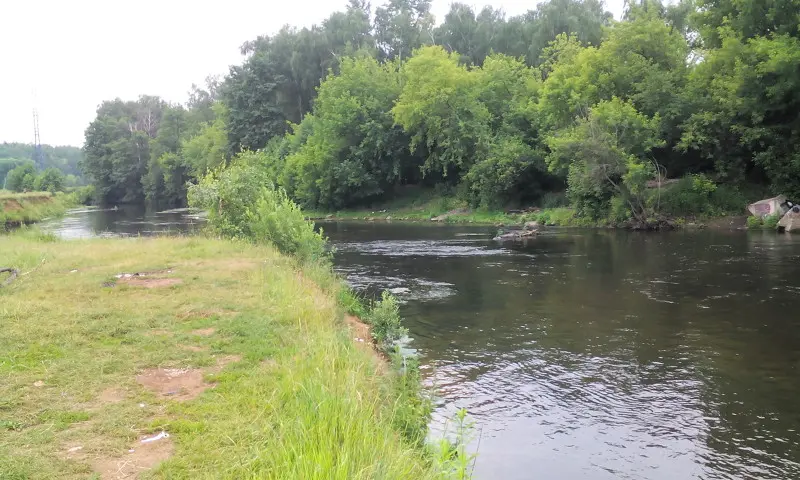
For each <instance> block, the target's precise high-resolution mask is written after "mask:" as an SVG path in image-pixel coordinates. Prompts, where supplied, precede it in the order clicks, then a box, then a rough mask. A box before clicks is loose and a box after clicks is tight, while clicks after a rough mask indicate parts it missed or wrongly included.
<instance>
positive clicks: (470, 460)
mask: <svg viewBox="0 0 800 480" xmlns="http://www.w3.org/2000/svg"><path fill="white" fill-rule="evenodd" d="M452 422H453V423H454V424H455V431H454V432H453V439H452V440H451V439H449V438H448V436H447V434H448V432H447V428H445V434H444V435H443V437H442V438H441V439H440V440H439V442H438V443H437V444H436V449H435V451H436V461H435V464H436V466H437V469H438V470H439V472H440V474H441V475H442V476H444V477H445V478H451V479H460V480H461V479H469V478H472V472H473V469H474V467H475V458H476V455H475V454H474V453H469V452H468V451H467V447H468V445H469V444H470V442H472V440H474V438H473V436H474V432H475V425H474V423H473V422H472V421H471V420H469V419H468V418H467V411H466V410H465V409H463V408H462V409H460V410H459V411H458V412H456V414H455V416H454V418H453V421H452Z"/></svg>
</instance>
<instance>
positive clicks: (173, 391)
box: [136, 368, 212, 402]
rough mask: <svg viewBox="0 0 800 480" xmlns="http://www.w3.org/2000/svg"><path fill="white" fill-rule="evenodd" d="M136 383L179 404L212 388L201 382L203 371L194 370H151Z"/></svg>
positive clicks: (146, 371)
mask: <svg viewBox="0 0 800 480" xmlns="http://www.w3.org/2000/svg"><path fill="white" fill-rule="evenodd" d="M136 381H137V382H139V383H140V384H141V385H142V386H143V387H145V388H147V389H148V390H150V391H152V392H155V393H157V394H158V395H160V396H162V397H167V398H172V399H175V400H177V401H179V402H182V401H185V400H191V399H193V398H196V397H197V396H198V395H200V394H201V393H203V392H204V391H205V390H207V389H208V388H211V386H212V384H210V383H206V382H204V381H203V371H202V370H199V369H194V368H152V369H150V370H145V371H144V372H142V374H141V375H138V376H137V377H136Z"/></svg>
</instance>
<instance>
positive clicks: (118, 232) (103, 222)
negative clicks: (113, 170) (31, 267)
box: [39, 206, 203, 239]
mask: <svg viewBox="0 0 800 480" xmlns="http://www.w3.org/2000/svg"><path fill="white" fill-rule="evenodd" d="M39 225H40V227H41V228H42V229H43V230H47V231H50V232H53V233H55V234H56V235H58V236H60V237H62V238H66V239H76V238H91V237H98V236H99V237H128V236H140V235H141V236H153V235H181V234H187V233H192V232H194V231H196V230H198V229H199V228H200V227H201V226H202V225H203V218H202V217H201V216H199V215H196V214H193V213H191V212H189V211H188V210H186V209H180V210H170V211H164V212H152V211H147V210H145V209H144V208H141V207H132V206H129V207H124V208H119V209H98V208H87V209H79V210H72V211H70V212H69V213H68V214H67V215H66V216H65V217H63V218H58V219H53V220H49V221H45V222H42V223H41V224H39Z"/></svg>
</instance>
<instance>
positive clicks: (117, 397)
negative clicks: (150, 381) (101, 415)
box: [97, 387, 128, 404]
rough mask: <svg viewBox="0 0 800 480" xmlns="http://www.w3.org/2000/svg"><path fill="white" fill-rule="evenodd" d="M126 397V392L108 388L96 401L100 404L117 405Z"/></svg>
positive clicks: (116, 388)
mask: <svg viewBox="0 0 800 480" xmlns="http://www.w3.org/2000/svg"><path fill="white" fill-rule="evenodd" d="M127 397H128V392H126V391H125V390H123V389H121V388H118V387H109V388H106V389H105V390H103V391H102V392H100V395H99V396H98V397H97V400H98V401H99V402H100V403H102V404H109V403H119V402H121V401H123V400H125V399H126V398H127Z"/></svg>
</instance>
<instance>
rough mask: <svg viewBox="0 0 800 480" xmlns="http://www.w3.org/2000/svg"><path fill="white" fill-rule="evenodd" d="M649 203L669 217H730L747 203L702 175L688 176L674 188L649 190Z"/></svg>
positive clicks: (728, 189) (731, 188) (730, 188)
mask: <svg viewBox="0 0 800 480" xmlns="http://www.w3.org/2000/svg"><path fill="white" fill-rule="evenodd" d="M649 201H650V203H651V204H652V205H655V204H656V203H657V204H658V207H659V210H660V211H661V212H663V213H665V214H667V215H673V216H689V215H711V216H713V215H725V214H733V213H739V212H741V211H743V210H744V207H745V205H746V204H747V201H746V200H745V198H744V196H743V195H742V194H741V193H740V192H739V191H738V190H737V189H736V188H735V187H731V186H728V185H717V184H715V183H714V182H712V181H711V180H710V179H709V178H708V177H707V176H705V175H703V174H695V175H688V176H686V177H684V178H682V179H680V181H678V183H676V184H675V185H670V186H668V187H666V188H663V189H662V190H661V191H657V190H653V192H652V194H651V198H650V200H649Z"/></svg>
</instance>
